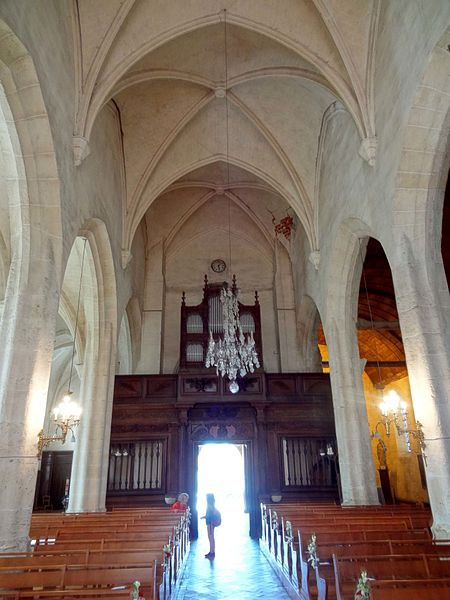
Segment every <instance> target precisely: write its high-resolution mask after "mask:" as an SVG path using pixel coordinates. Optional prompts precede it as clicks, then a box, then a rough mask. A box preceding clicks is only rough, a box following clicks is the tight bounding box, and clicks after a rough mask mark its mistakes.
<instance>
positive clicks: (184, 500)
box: [170, 492, 189, 512]
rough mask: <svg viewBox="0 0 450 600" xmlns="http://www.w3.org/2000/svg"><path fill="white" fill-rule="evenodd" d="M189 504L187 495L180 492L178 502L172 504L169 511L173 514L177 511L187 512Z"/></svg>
mask: <svg viewBox="0 0 450 600" xmlns="http://www.w3.org/2000/svg"><path fill="white" fill-rule="evenodd" d="M188 502H189V494H186V492H181V494H179V496H178V500H177V501H176V502H174V503H173V504H172V506H171V507H170V510H171V511H172V512H175V511H177V510H187V508H188Z"/></svg>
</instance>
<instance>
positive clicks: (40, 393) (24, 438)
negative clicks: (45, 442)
mask: <svg viewBox="0 0 450 600" xmlns="http://www.w3.org/2000/svg"><path fill="white" fill-rule="evenodd" d="M28 252H29V253H30V258H29V262H28V264H27V267H25V266H24V263H25V262H26V260H27V259H26V258H23V256H22V257H20V258H18V259H17V263H18V264H14V262H13V264H12V265H11V271H10V276H9V279H8V285H7V289H6V294H5V303H4V312H3V317H2V320H1V324H0V348H1V354H2V356H1V360H0V473H1V478H0V551H24V550H26V549H27V547H28V541H29V540H28V533H29V528H30V520H31V513H32V509H33V499H34V493H35V485H36V475H37V470H38V459H37V456H36V454H37V436H38V433H39V431H40V429H41V428H42V425H43V422H44V414H45V407H46V403H47V389H48V382H49V377H50V367H51V360H52V353H53V341H54V335H55V324H56V315H57V311H58V292H57V277H56V274H55V268H56V265H55V262H56V261H55V258H54V256H53V255H52V254H51V252H50V251H49V252H48V255H47V257H43V256H42V255H41V254H39V252H38V251H37V250H35V251H34V252H33V253H31V251H30V248H29V247H28Z"/></svg>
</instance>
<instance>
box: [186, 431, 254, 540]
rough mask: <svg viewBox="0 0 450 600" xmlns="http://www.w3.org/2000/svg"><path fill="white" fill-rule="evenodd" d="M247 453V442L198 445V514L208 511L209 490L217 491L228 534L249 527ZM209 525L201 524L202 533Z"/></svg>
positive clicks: (218, 504)
mask: <svg viewBox="0 0 450 600" xmlns="http://www.w3.org/2000/svg"><path fill="white" fill-rule="evenodd" d="M245 455H246V448H245V444H230V443H225V442H224V443H205V444H199V446H198V471H197V506H196V509H197V514H198V515H199V517H201V516H203V515H204V514H205V512H206V494H208V493H212V494H214V496H215V499H216V507H217V508H218V509H219V510H220V512H221V514H222V523H223V524H224V528H223V531H224V532H225V530H226V531H227V534H228V533H231V532H232V531H233V532H234V533H235V532H236V530H240V531H242V532H245V533H247V531H248V515H247V514H246V512H247V511H246V484H245ZM200 523H202V522H200ZM205 529H206V528H204V527H202V526H201V524H200V536H201V537H202V536H203V534H204V533H205V531H204V530H205ZM202 532H203V533H202Z"/></svg>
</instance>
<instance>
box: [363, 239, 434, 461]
mask: <svg viewBox="0 0 450 600" xmlns="http://www.w3.org/2000/svg"><path fill="white" fill-rule="evenodd" d="M359 254H360V258H361V269H362V278H363V282H364V291H365V295H366V302H367V308H368V311H369V317H370V325H371V330H372V332H374V331H375V326H374V321H373V315H372V307H371V304H370V298H369V292H368V290H367V281H366V276H365V273H364V260H363V257H362V250H361V240H359ZM374 350H375V355H376V363H377V370H378V383H377V384H376V385H375V387H376V389H378V390H379V391H380V392H381V397H382V401H381V402H380V405H379V409H380V412H381V419H380V420H379V421H378V422H377V424H376V426H375V430H374V431H372V432H371V434H370V437H371V438H372V439H373V438H376V439H378V444H379V453H380V454H382V455H383V456H384V461H385V459H386V453H387V447H386V444H385V443H384V442H383V440H381V433H380V431H379V427H380V426H383V427H384V429H385V431H386V435H387V437H390V435H391V425H394V426H395V430H396V432H397V435H398V436H401V435H403V436H404V437H405V442H406V447H407V449H408V452H412V447H411V440H410V436H411V435H412V436H413V437H414V438H415V439H417V441H418V443H419V447H420V454H421V455H422V456H423V460H424V462H425V463H426V454H425V446H426V444H425V436H424V433H423V431H422V423H420V422H419V421H416V422H415V428H414V429H409V428H408V410H407V404H406V402H405V401H404V400H401V398H400V396H399V395H398V393H397V392H396V391H395V390H390V391H389V392H387V393H386V394H385V393H384V382H383V380H382V377H381V369H380V361H379V356H378V346H377V341H376V338H374Z"/></svg>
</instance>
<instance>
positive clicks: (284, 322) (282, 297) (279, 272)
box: [274, 240, 301, 373]
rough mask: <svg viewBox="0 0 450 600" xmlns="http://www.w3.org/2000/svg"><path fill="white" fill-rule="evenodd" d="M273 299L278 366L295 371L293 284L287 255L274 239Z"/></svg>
mask: <svg viewBox="0 0 450 600" xmlns="http://www.w3.org/2000/svg"><path fill="white" fill-rule="evenodd" d="M274 254H275V285H274V297H275V298H274V299H275V306H276V314H277V325H278V342H279V351H280V366H281V372H282V373H296V372H298V371H299V368H300V365H301V357H300V348H299V341H298V334H297V322H296V314H295V300H294V285H293V279H292V268H291V262H290V259H289V256H288V254H287V252H286V250H285V249H284V247H283V246H282V245H281V244H280V242H278V241H277V240H275V253H274Z"/></svg>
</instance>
